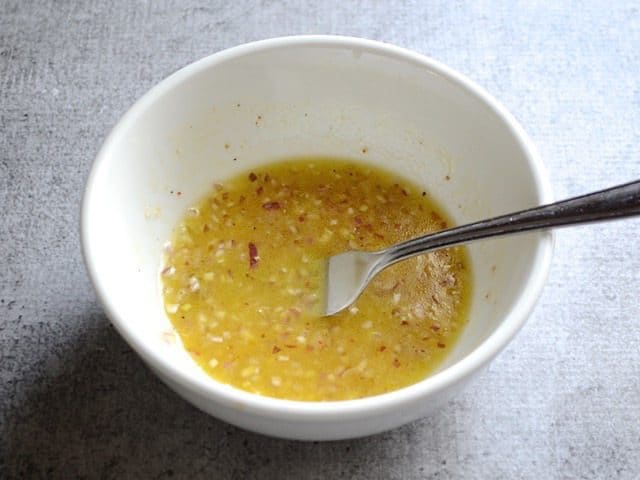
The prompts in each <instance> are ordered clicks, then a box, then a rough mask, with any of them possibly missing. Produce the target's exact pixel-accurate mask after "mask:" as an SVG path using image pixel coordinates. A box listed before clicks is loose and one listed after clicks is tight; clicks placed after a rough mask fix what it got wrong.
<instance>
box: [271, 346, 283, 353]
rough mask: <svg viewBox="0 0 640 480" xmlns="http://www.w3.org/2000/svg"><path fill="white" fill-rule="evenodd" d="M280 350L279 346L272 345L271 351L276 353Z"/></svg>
mask: <svg viewBox="0 0 640 480" xmlns="http://www.w3.org/2000/svg"><path fill="white" fill-rule="evenodd" d="M280 350H282V349H281V348H280V347H278V346H277V345H274V346H273V349H272V350H271V353H278V352H279V351H280Z"/></svg>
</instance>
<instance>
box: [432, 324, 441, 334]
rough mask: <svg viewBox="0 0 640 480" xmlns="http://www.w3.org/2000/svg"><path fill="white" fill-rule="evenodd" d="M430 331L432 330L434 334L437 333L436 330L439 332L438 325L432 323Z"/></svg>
mask: <svg viewBox="0 0 640 480" xmlns="http://www.w3.org/2000/svg"><path fill="white" fill-rule="evenodd" d="M431 330H433V331H434V332H437V331H438V330H440V325H439V324H437V323H434V324H433V325H431Z"/></svg>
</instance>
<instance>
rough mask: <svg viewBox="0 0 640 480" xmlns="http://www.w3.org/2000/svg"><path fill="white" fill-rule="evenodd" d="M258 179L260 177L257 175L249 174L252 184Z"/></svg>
mask: <svg viewBox="0 0 640 480" xmlns="http://www.w3.org/2000/svg"><path fill="white" fill-rule="evenodd" d="M257 179H258V176H257V175H256V174H255V173H253V172H251V173H250V174H249V180H251V181H252V182H255V181H256V180H257Z"/></svg>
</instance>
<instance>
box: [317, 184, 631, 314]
mask: <svg viewBox="0 0 640 480" xmlns="http://www.w3.org/2000/svg"><path fill="white" fill-rule="evenodd" d="M634 215H640V180H637V181H634V182H631V183H627V184H624V185H618V186H616V187H612V188H608V189H606V190H600V191H598V192H594V193H589V194H586V195H581V196H579V197H574V198H569V199H567V200H563V201H560V202H556V203H551V204H548V205H543V206H540V207H535V208H530V209H528V210H522V211H519V212H514V213H509V214H506V215H501V216H499V217H494V218H491V219H488V220H481V221H478V222H474V223H470V224H467V225H461V226H459V227H454V228H450V229H447V230H441V231H439V232H435V233H430V234H428V235H424V236H421V237H417V238H413V239H411V240H407V241H405V242H402V243H398V244H396V245H393V246H391V247H388V248H385V249H384V250H380V251H377V252H362V251H356V250H354V251H349V252H345V253H340V254H338V255H334V256H332V257H329V260H328V268H327V284H326V292H327V293H326V308H325V315H334V314H336V313H339V312H341V311H342V310H344V309H345V308H347V307H349V306H350V305H351V304H352V303H353V302H355V301H356V299H357V298H358V297H359V296H360V294H361V293H362V291H363V290H364V289H365V287H366V286H367V284H368V283H369V282H370V281H371V279H372V278H373V277H375V276H376V275H377V274H378V273H380V272H381V271H382V270H384V269H385V268H387V267H389V266H391V265H393V264H394V263H396V262H400V261H402V260H406V259H407V258H410V257H413V256H416V255H420V254H422V253H426V252H429V251H432V250H437V249H440V248H445V247H451V246H454V245H459V244H462V243H467V242H471V241H474V240H480V239H484V238H490V237H496V236H501V235H509V234H512V233H521V232H527V231H530V230H538V229H544V228H550V227H562V226H568V225H574V224H579V223H590V222H598V221H604V220H613V219H616V218H623V217H630V216H634Z"/></svg>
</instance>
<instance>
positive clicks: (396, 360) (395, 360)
mask: <svg viewBox="0 0 640 480" xmlns="http://www.w3.org/2000/svg"><path fill="white" fill-rule="evenodd" d="M393 366H394V367H396V368H398V367H399V366H400V360H398V359H397V358H394V359H393Z"/></svg>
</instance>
